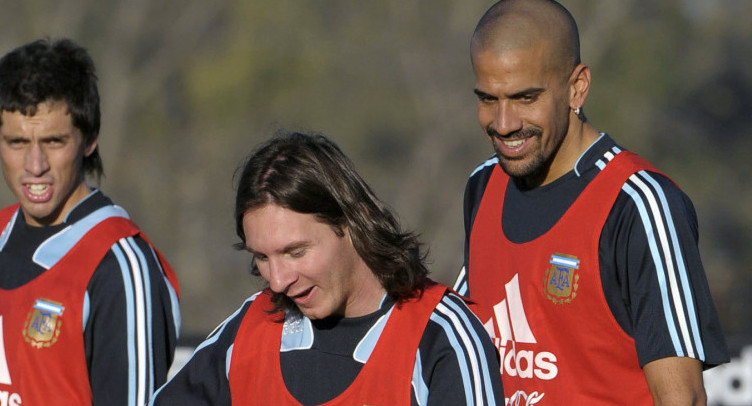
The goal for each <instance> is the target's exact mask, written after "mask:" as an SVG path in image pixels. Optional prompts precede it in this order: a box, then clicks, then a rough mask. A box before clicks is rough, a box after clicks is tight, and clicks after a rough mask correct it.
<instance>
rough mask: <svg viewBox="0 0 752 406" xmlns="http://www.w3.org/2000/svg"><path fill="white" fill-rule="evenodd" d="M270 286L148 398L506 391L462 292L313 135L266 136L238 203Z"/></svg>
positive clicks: (389, 398) (474, 395) (385, 400)
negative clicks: (437, 276)
mask: <svg viewBox="0 0 752 406" xmlns="http://www.w3.org/2000/svg"><path fill="white" fill-rule="evenodd" d="M235 224H236V232H237V235H238V237H240V241H241V242H240V243H239V247H240V248H242V249H245V250H247V251H248V252H250V253H251V254H253V265H252V272H253V273H255V274H257V275H261V276H262V277H263V278H264V279H265V280H266V281H267V282H268V288H267V289H265V290H264V291H262V292H260V293H258V294H256V295H254V296H252V297H251V298H250V299H248V301H246V303H244V304H243V306H242V307H241V308H240V309H239V310H238V311H237V312H236V313H235V314H233V315H232V316H230V318H229V319H228V320H227V321H225V322H224V323H223V324H222V325H220V326H219V327H218V328H217V329H216V330H215V331H214V332H213V333H212V334H211V335H210V336H209V338H208V339H207V340H206V341H205V342H204V343H203V344H201V345H200V346H199V347H198V349H197V351H196V352H195V353H194V355H193V357H192V358H191V360H190V361H189V362H188V364H187V365H186V366H185V367H184V368H183V369H182V370H181V371H180V372H179V373H178V374H177V375H176V376H175V377H174V378H173V379H172V380H171V381H170V382H168V383H167V384H166V385H165V386H164V387H162V388H161V389H160V390H159V391H158V392H157V394H156V395H155V399H154V402H153V404H155V405H173V404H180V405H209V404H212V405H230V404H235V405H251V404H259V405H282V404H285V405H286V404H292V405H294V404H303V405H318V404H327V405H330V404H331V405H339V404H342V405H363V404H374V405H449V404H451V405H460V404H462V405H475V404H488V405H494V404H502V402H503V400H502V397H503V390H502V386H501V376H500V375H499V369H498V368H499V364H498V360H497V355H496V354H495V350H494V348H493V344H492V343H491V341H490V338H489V336H488V333H487V332H486V331H485V330H484V328H483V326H482V325H481V324H480V322H479V320H478V319H477V318H476V317H475V315H474V314H473V313H472V312H471V311H470V310H469V308H468V307H467V305H466V303H465V301H464V300H463V299H462V298H461V297H459V296H457V295H456V294H454V293H452V292H451V291H450V290H449V289H448V288H447V287H445V286H443V285H440V284H437V283H435V282H433V281H431V280H430V279H429V278H428V276H427V275H428V270H427V269H426V266H425V264H424V258H423V257H424V256H423V254H422V253H421V244H420V242H419V241H418V239H417V237H416V235H415V234H413V233H410V232H404V231H402V230H401V229H400V226H399V224H398V222H397V220H396V218H395V216H394V215H393V214H392V213H391V212H390V210H389V209H388V208H387V207H386V206H385V205H384V204H383V203H382V202H381V201H380V200H379V199H378V198H377V197H376V196H375V195H374V193H373V192H372V191H371V189H370V188H369V186H368V185H367V184H366V183H365V181H363V179H362V178H361V177H360V176H359V175H358V174H357V172H356V171H355V169H354V167H353V164H352V163H351V162H350V160H349V159H348V158H347V157H346V156H345V155H344V154H343V153H342V151H341V150H340V149H339V148H338V147H337V145H335V144H334V143H333V142H331V141H330V140H329V139H327V138H326V137H324V136H321V135H310V134H301V133H292V134H286V135H281V136H278V137H276V138H273V139H272V140H271V141H268V142H267V143H265V144H263V145H261V146H260V147H259V148H258V149H256V151H255V152H254V153H253V154H252V155H251V156H250V158H249V159H248V160H247V162H246V163H245V165H244V168H243V170H242V172H241V176H240V179H239V182H238V187H237V198H236V204H235Z"/></svg>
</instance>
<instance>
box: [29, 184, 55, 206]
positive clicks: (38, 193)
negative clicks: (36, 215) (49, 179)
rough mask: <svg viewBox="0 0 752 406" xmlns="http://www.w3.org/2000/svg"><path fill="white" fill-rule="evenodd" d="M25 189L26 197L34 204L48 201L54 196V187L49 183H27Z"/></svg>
mask: <svg viewBox="0 0 752 406" xmlns="http://www.w3.org/2000/svg"><path fill="white" fill-rule="evenodd" d="M24 189H25V191H26V197H27V198H28V199H29V200H31V201H32V202H44V201H47V200H48V199H49V198H50V195H51V194H52V187H51V186H50V184H48V183H27V184H26V185H24Z"/></svg>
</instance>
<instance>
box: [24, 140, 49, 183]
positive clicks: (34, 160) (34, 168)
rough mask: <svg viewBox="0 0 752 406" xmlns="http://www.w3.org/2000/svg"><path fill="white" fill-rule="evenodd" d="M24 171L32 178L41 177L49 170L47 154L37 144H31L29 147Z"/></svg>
mask: <svg viewBox="0 0 752 406" xmlns="http://www.w3.org/2000/svg"><path fill="white" fill-rule="evenodd" d="M24 169H26V172H28V173H30V174H31V175H33V176H41V175H43V174H44V173H45V172H47V171H48V170H49V169H50V164H49V162H48V161H47V154H46V153H45V152H44V150H43V149H42V148H41V146H40V145H39V143H37V142H32V143H31V144H30V145H29V151H28V153H27V154H26V162H25V165H24Z"/></svg>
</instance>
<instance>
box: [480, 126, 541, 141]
mask: <svg viewBox="0 0 752 406" xmlns="http://www.w3.org/2000/svg"><path fill="white" fill-rule="evenodd" d="M486 134H488V136H489V137H493V138H507V139H522V138H530V137H536V136H538V137H540V136H541V135H543V130H542V129H540V128H538V127H525V128H522V129H519V130H517V131H514V132H511V133H509V134H507V135H501V134H499V133H498V132H497V131H496V130H494V129H493V128H492V127H491V126H489V127H488V128H486Z"/></svg>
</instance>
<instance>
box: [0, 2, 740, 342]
mask: <svg viewBox="0 0 752 406" xmlns="http://www.w3.org/2000/svg"><path fill="white" fill-rule="evenodd" d="M2 3H3V4H2V5H3V7H2V8H3V13H0V52H2V53H5V52H7V51H9V50H11V49H13V48H14V47H16V46H18V45H20V44H23V43H26V42H29V41H32V40H34V39H36V38H39V37H41V36H50V37H53V38H54V37H61V36H67V37H71V38H73V39H75V40H76V41H78V42H79V43H80V44H82V45H84V46H85V47H87V48H88V49H89V51H90V52H91V54H92V56H93V58H94V60H95V62H96V63H97V66H98V70H99V77H100V91H101V94H102V96H103V127H102V132H101V138H100V145H101V151H102V154H103V158H104V162H105V171H106V178H105V179H104V180H103V182H102V184H101V187H102V189H103V190H104V191H105V193H107V194H109V195H110V196H111V197H113V198H114V200H115V201H116V202H117V203H119V204H120V205H122V206H124V207H125V208H126V209H128V210H129V212H130V213H131V216H132V217H133V218H134V219H135V220H136V221H137V222H138V223H139V224H140V225H141V226H142V227H143V229H144V230H145V231H146V232H147V234H148V235H149V236H150V237H151V238H152V239H153V240H154V241H155V242H156V243H157V245H158V246H159V247H160V249H161V250H162V251H163V252H164V253H165V254H166V255H167V257H168V258H170V260H171V262H172V263H173V265H174V266H175V267H176V269H177V270H178V273H179V275H180V278H181V282H182V289H183V300H182V308H183V316H184V332H185V333H187V334H205V333H206V332H208V331H210V330H211V329H212V328H213V327H214V326H215V325H216V324H218V323H219V322H221V321H222V320H223V319H224V318H225V317H226V316H227V315H228V314H230V313H231V312H232V311H233V310H234V309H235V308H237V307H238V306H239V305H240V304H241V302H242V300H243V299H244V298H246V297H247V296H249V295H250V294H251V293H252V292H254V291H255V290H256V289H257V288H258V286H259V285H258V282H257V281H254V280H253V279H252V278H251V277H250V276H248V272H247V270H248V265H249V261H250V257H249V256H248V255H247V254H245V253H243V252H237V251H235V250H233V248H232V244H233V243H234V242H235V241H236V237H235V235H234V226H233V222H232V198H233V194H234V188H233V174H234V171H235V169H236V168H237V167H238V165H239V164H240V163H241V161H242V159H243V157H244V156H245V155H246V154H247V153H248V152H249V151H250V150H251V149H252V147H253V146H254V145H256V144H257V143H259V142H261V141H263V140H265V139H267V138H268V137H269V136H271V135H272V134H273V133H274V131H275V130H276V129H277V128H288V129H312V130H317V131H320V132H323V133H325V134H328V135H330V136H331V137H332V138H334V139H335V140H336V141H337V142H338V143H339V144H340V145H341V147H342V148H343V149H344V150H345V152H346V153H347V154H348V155H349V156H350V157H351V158H352V159H353V161H354V162H355V163H356V165H357V166H358V167H359V169H360V171H361V173H362V174H363V175H364V176H365V178H366V179H367V180H368V181H369V182H370V183H371V184H372V186H373V187H374V189H375V190H376V192H377V194H379V195H380V196H381V197H382V198H383V200H385V201H386V202H387V203H389V204H390V205H392V206H393V207H394V208H395V210H396V211H397V212H398V213H399V214H400V216H401V219H402V222H403V223H404V224H405V225H406V226H407V227H409V228H413V229H416V230H418V231H419V232H420V233H422V235H423V238H424V240H425V242H426V243H427V245H428V246H430V250H431V251H430V252H431V256H430V257H431V260H432V263H433V266H432V268H433V272H434V277H435V278H436V279H439V280H441V281H443V282H446V283H451V282H452V281H453V278H454V274H455V273H456V272H457V270H458V268H459V266H460V264H461V261H462V244H463V230H462V214H461V205H462V192H463V188H464V183H465V180H466V177H467V175H468V174H469V173H470V172H471V171H472V170H473V168H474V167H475V166H476V165H477V164H478V163H479V162H481V161H483V160H485V159H486V158H487V157H488V156H489V154H490V152H491V149H490V147H489V145H488V142H487V141H486V139H485V137H484V135H483V133H482V131H481V130H480V129H479V127H478V125H477V123H476V116H475V98H474V95H473V94H472V88H473V85H474V78H473V74H472V70H471V67H470V63H469V53H468V44H469V38H470V34H471V32H472V30H473V28H474V26H475V23H476V21H477V19H478V18H479V17H480V16H481V14H482V13H483V11H485V9H486V8H487V7H488V6H489V5H490V4H491V3H492V2H491V1H489V0H463V1H449V0H414V1H404V0H381V1H373V2H365V1H347V0H327V1H304V0H303V1H301V0H297V1H293V0H277V1H268V2H267V1H247V0H216V1H206V0H185V1H181V2H175V1H168V0H55V1H52V0H28V1H23V2H15V1H9V0H2ZM563 3H564V4H565V5H566V6H567V7H568V8H570V10H571V11H572V12H573V14H574V16H575V18H576V19H577V20H578V23H579V26H580V30H581V36H582V52H583V59H584V61H585V62H587V63H588V64H589V65H590V66H591V69H592V73H593V84H592V92H591V96H590V98H589V100H588V102H587V104H586V105H585V109H586V111H587V114H588V117H589V119H590V120H591V121H592V122H593V123H594V124H595V125H596V126H597V127H598V128H600V129H601V130H603V131H608V132H609V133H610V134H611V135H612V136H614V137H615V138H616V139H617V140H618V141H620V142H621V143H622V144H623V145H624V146H626V147H627V148H629V149H631V150H633V151H636V152H638V153H640V154H642V155H643V156H645V157H647V158H648V159H650V160H652V161H653V162H654V163H655V164H656V166H658V167H659V168H661V169H663V170H664V171H666V172H667V173H669V174H670V175H671V176H672V177H673V178H674V180H676V181H677V182H678V183H679V184H680V185H681V186H682V187H683V189H684V190H685V191H686V192H687V193H688V194H689V195H690V196H691V197H692V199H693V200H694V202H695V205H696V209H697V212H698V215H699V218H700V233H701V249H702V253H703V256H704V261H705V267H706V271H707V273H708V277H709V279H710V283H711V288H712V290H713V294H714V298H715V301H716V304H717V307H718V310H719V313H720V314H721V317H722V322H723V326H724V328H725V330H726V332H727V333H728V334H729V338H730V340H731V341H732V343H731V344H732V346H736V345H735V344H734V343H735V342H736V340H745V341H752V324H751V323H750V322H749V321H750V320H751V319H752V310H750V309H752V294H750V293H751V292H750V290H751V289H752V266H751V265H750V264H752V249H750V248H751V245H752V206H751V205H750V202H752V196H751V194H752V188H751V187H750V181H749V173H750V172H751V171H752V159H751V158H750V152H749V151H750V150H752V138H751V137H749V136H745V134H747V133H749V132H750V130H751V129H752V118H750V117H752V114H750V111H752V69H750V67H752V61H751V60H750V59H752V32H751V31H752V25H750V24H749V16H750V15H752V3H750V2H742V1H734V0H716V1H710V0H665V1H660V2H655V1H648V0H601V1H597V2H593V1H586V0H564V1H563ZM12 202H13V198H12V196H11V195H10V194H9V192H8V191H7V190H6V189H5V188H2V191H1V192H0V203H3V204H9V203H12Z"/></svg>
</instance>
